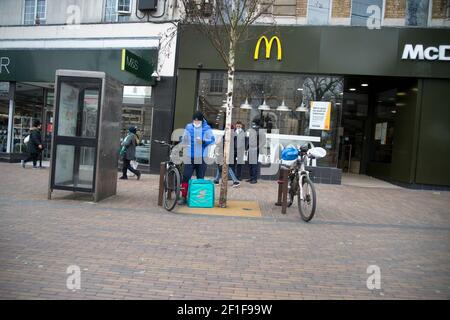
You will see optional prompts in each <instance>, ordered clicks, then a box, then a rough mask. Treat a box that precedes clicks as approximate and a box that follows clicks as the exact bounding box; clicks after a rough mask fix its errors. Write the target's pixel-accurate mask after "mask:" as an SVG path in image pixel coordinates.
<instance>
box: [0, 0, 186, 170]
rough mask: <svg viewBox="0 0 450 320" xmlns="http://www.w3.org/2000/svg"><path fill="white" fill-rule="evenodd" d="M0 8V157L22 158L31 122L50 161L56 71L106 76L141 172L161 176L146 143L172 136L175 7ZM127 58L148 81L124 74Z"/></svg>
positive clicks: (75, 1) (102, 2) (29, 4)
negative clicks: (131, 134) (119, 91)
mask: <svg viewBox="0 0 450 320" xmlns="http://www.w3.org/2000/svg"><path fill="white" fill-rule="evenodd" d="M149 3H150V4H149ZM145 4H146V5H147V7H143V5H145ZM0 7H1V8H0V59H1V60H0V90H1V93H0V96H1V98H0V155H1V157H2V158H3V159H6V160H9V161H18V159H20V158H22V157H23V152H24V150H25V145H24V143H23V139H24V138H25V137H26V135H27V134H28V132H29V129H30V126H31V124H32V121H33V120H35V119H39V120H41V122H42V123H43V124H44V125H43V128H44V130H43V131H44V133H45V141H46V143H45V146H46V148H45V150H44V151H45V152H44V158H45V157H49V155H50V149H51V143H50V142H51V134H52V130H53V91H54V88H53V87H54V79H55V71H56V70H57V69H75V70H88V71H104V72H106V73H107V74H109V75H110V76H112V77H114V78H116V79H117V80H119V81H120V82H122V84H123V85H124V96H123V109H122V113H123V116H122V129H123V134H125V133H126V129H127V128H128V127H130V126H137V127H138V128H139V130H140V135H141V138H142V145H141V146H139V147H138V150H137V157H138V161H139V163H140V165H141V166H142V167H143V169H144V170H145V168H150V166H151V165H152V161H153V166H154V167H156V168H158V167H159V162H160V161H161V160H162V158H161V157H162V155H161V152H158V148H159V146H158V145H156V146H155V149H154V150H152V143H151V140H152V138H155V139H157V138H162V137H161V136H160V135H161V133H164V134H163V135H164V136H166V135H167V132H170V131H171V129H172V128H171V124H172V119H173V96H174V94H173V89H174V83H175V77H174V68H175V47H176V41H177V40H176V18H177V15H178V11H179V8H178V7H177V6H176V3H175V1H171V0H161V1H153V2H152V1H150V2H149V1H141V2H139V1H138V0H95V1H85V0H64V1H61V0H19V1H18V0H3V1H1V3H0ZM124 50H126V52H124ZM124 54H134V57H136V56H137V57H139V62H140V63H141V64H142V66H144V65H145V66H146V74H142V72H139V70H137V71H136V72H129V71H128V70H127V68H124V67H123V66H122V60H123V58H124V56H123V55H124ZM126 59H128V56H127V57H126ZM126 62H127V63H128V60H126ZM139 68H141V66H139ZM142 68H143V67H142ZM132 71H133V70H132ZM155 119H158V120H157V121H155ZM151 154H155V156H154V157H152V156H151ZM159 155H161V156H159Z"/></svg>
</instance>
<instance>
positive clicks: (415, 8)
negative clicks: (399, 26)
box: [405, 0, 429, 27]
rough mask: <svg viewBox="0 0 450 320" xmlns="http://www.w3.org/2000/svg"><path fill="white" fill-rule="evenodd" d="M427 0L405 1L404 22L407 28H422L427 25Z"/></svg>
mask: <svg viewBox="0 0 450 320" xmlns="http://www.w3.org/2000/svg"><path fill="white" fill-rule="evenodd" d="M428 6H429V0H407V2H406V19H405V20H406V21H405V24H406V25H407V26H422V27H426V26H427V24H428Z"/></svg>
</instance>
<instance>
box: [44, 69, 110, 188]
mask: <svg viewBox="0 0 450 320" xmlns="http://www.w3.org/2000/svg"><path fill="white" fill-rule="evenodd" d="M60 79H61V80H60V81H59V82H58V88H57V92H58V93H57V97H56V99H57V100H56V103H57V108H56V110H57V111H56V114H55V121H54V123H55V127H54V135H55V138H54V143H55V145H54V146H53V149H52V155H53V157H52V159H54V160H53V161H55V165H54V166H53V170H54V172H53V175H52V177H53V178H52V185H53V186H57V187H58V188H59V189H66V190H73V191H87V192H92V191H94V190H93V189H94V185H95V167H96V158H97V148H96V145H97V139H98V119H99V111H100V110H99V109H100V97H101V80H100V79H92V78H76V79H74V78H70V77H60Z"/></svg>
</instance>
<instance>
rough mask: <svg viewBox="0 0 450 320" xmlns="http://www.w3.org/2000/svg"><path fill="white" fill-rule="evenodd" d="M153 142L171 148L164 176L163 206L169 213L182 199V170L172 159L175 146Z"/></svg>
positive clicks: (158, 141)
mask: <svg viewBox="0 0 450 320" xmlns="http://www.w3.org/2000/svg"><path fill="white" fill-rule="evenodd" d="M153 141H154V142H156V143H159V144H161V145H163V146H167V147H169V150H170V156H169V161H167V162H166V173H165V175H164V195H163V206H164V208H165V209H166V210H167V211H172V210H173V208H175V205H176V204H177V201H178V199H179V198H180V190H181V188H180V186H181V173H180V172H181V170H180V168H179V167H178V166H177V165H176V164H175V163H174V162H173V159H172V149H173V148H174V147H175V145H173V144H170V143H167V142H165V141H160V140H153Z"/></svg>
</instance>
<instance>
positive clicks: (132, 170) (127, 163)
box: [122, 159, 139, 177]
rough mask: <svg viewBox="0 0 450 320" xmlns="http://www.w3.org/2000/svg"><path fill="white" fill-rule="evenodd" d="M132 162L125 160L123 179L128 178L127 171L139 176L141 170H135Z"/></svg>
mask: <svg viewBox="0 0 450 320" xmlns="http://www.w3.org/2000/svg"><path fill="white" fill-rule="evenodd" d="M130 162H131V160H128V159H123V167H122V177H126V176H127V170H130V171H131V172H133V173H134V174H135V175H138V174H139V170H135V169H133V167H132V166H131V163H130Z"/></svg>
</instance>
